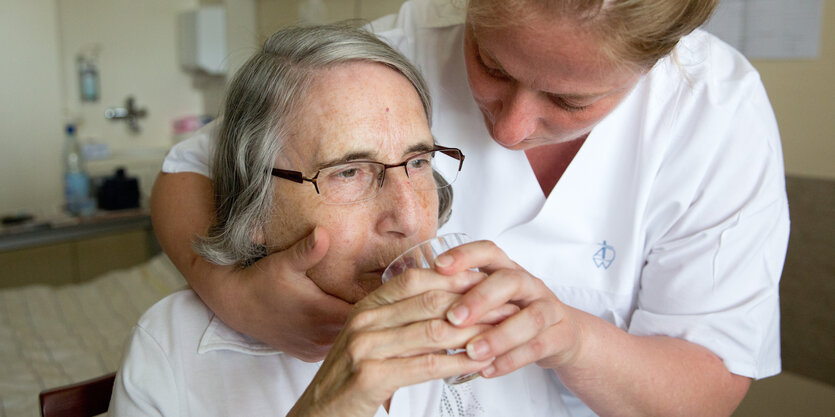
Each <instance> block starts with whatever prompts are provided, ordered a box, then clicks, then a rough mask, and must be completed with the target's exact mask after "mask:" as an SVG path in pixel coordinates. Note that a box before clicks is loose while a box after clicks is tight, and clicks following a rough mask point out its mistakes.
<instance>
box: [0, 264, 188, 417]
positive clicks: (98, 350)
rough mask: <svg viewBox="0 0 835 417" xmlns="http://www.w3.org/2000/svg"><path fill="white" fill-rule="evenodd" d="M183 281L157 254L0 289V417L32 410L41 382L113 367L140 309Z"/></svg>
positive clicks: (30, 416) (46, 384) (67, 380)
mask: <svg viewBox="0 0 835 417" xmlns="http://www.w3.org/2000/svg"><path fill="white" fill-rule="evenodd" d="M185 286H186V283H185V280H184V279H183V277H182V276H181V275H180V274H179V272H177V270H176V268H175V267H174V265H173V264H172V263H171V261H170V260H169V259H168V258H167V257H166V256H165V255H164V254H160V255H157V256H156V257H154V258H152V259H150V260H149V261H148V262H145V263H143V264H140V265H138V266H135V267H133V268H130V269H126V270H120V271H113V272H109V273H107V274H105V275H102V276H101V277H98V278H95V279H93V280H91V281H87V282H85V283H82V284H77V285H67V286H60V287H50V286H45V285H32V286H26V287H19V288H11V289H6V290H2V291H0V417H37V416H40V411H39V402H38V394H39V393H40V392H41V391H42V390H44V389H47V388H53V387H57V386H61V385H66V384H71V383H74V382H79V381H83V380H85V379H89V378H93V377H96V376H100V375H103V374H106V373H108V372H113V371H115V370H116V369H117V368H118V366H119V362H120V359H121V356H122V350H123V347H124V344H125V341H126V339H127V336H128V334H129V333H130V330H131V328H132V327H133V325H134V324H136V321H137V320H138V319H139V317H140V316H141V315H142V313H143V312H144V311H145V310H146V309H148V307H150V306H151V305H153V304H154V303H155V302H156V301H158V300H160V299H161V298H163V297H164V296H166V295H167V294H170V293H171V292H173V291H176V290H178V289H181V288H183V287H185Z"/></svg>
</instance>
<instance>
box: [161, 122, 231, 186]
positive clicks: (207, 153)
mask: <svg viewBox="0 0 835 417" xmlns="http://www.w3.org/2000/svg"><path fill="white" fill-rule="evenodd" d="M217 123H218V122H217V121H213V122H211V123H209V124H207V125H206V126H203V128H201V129H200V130H198V131H197V132H195V133H194V135H192V136H191V137H189V138H187V139H185V140H183V141H182V142H180V143H178V144H176V145H174V147H173V148H171V150H170V151H169V152H168V155H166V156H165V160H164V161H163V162H162V172H165V173H169V174H176V173H179V172H195V173H198V174H200V175H203V176H205V177H211V175H210V172H211V170H210V160H211V155H212V153H213V152H214V148H215V143H216V142H217V138H216V135H215V130H216V126H217Z"/></svg>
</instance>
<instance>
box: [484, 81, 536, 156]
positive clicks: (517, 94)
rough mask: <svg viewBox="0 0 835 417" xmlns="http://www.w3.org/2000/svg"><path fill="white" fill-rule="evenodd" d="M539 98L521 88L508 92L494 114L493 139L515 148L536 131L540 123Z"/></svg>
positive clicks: (516, 87)
mask: <svg viewBox="0 0 835 417" xmlns="http://www.w3.org/2000/svg"><path fill="white" fill-rule="evenodd" d="M537 106H538V97H537V96H536V94H535V93H533V92H531V91H528V90H526V89H524V88H521V87H519V86H515V87H513V88H511V89H509V90H508V92H507V94H506V95H505V96H504V97H503V98H502V99H501V100H500V102H499V105H498V108H497V109H496V110H494V112H493V139H495V140H496V141H497V142H499V143H500V144H502V145H505V146H513V145H516V144H518V143H519V142H521V141H523V140H525V139H526V138H528V137H529V136H531V135H532V134H533V133H534V131H536V126H537V124H538V123H539V110H538V109H537Z"/></svg>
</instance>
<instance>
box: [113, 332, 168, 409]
mask: <svg viewBox="0 0 835 417" xmlns="http://www.w3.org/2000/svg"><path fill="white" fill-rule="evenodd" d="M175 381H176V380H175V376H174V372H173V371H172V367H171V366H170V363H169V361H168V355H166V354H165V352H164V351H163V349H162V348H161V347H160V345H159V343H157V341H156V340H155V339H154V338H153V337H151V336H150V335H149V334H148V333H147V332H146V331H145V330H144V329H142V328H141V327H139V326H136V327H134V328H133V333H132V336H131V340H130V344H129V345H128V347H127V350H126V351H125V356H124V358H123V359H122V366H121V367H120V369H119V372H118V373H117V374H116V381H115V383H114V385H113V395H112V398H111V400H110V410H108V415H109V416H111V417H121V416H166V417H175V416H178V415H180V408H179V399H178V392H179V391H178V390H177V384H176V382H175Z"/></svg>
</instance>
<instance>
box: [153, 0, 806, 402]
mask: <svg viewBox="0 0 835 417" xmlns="http://www.w3.org/2000/svg"><path fill="white" fill-rule="evenodd" d="M462 22H463V11H462V10H460V9H458V8H456V7H454V6H450V5H447V4H446V2H445V1H444V0H434V1H430V0H423V1H413V2H407V3H405V4H404V5H403V6H402V8H401V10H400V12H399V14H398V15H397V16H389V17H385V18H382V19H380V20H378V21H376V22H374V23H372V28H373V29H374V30H375V31H376V32H377V33H378V34H379V35H380V36H382V37H384V38H385V39H386V40H387V41H388V42H390V43H391V44H392V45H393V46H394V47H395V48H397V49H398V50H399V51H401V52H402V53H404V54H405V55H406V56H407V57H409V59H411V60H412V61H413V62H414V63H415V64H416V65H417V66H418V67H419V68H420V69H421V71H422V72H423V74H424V76H425V77H426V79H427V82H428V84H429V87H430V93H431V95H432V99H433V104H434V107H433V123H434V125H433V127H432V131H433V134H434V135H435V137H436V138H437V141H438V143H439V144H442V145H445V146H454V147H459V148H461V149H462V151H463V153H464V154H465V155H466V160H465V163H464V167H463V170H462V172H461V174H460V175H459V178H458V179H457V180H456V182H455V184H453V189H454V194H455V195H454V199H453V205H452V216H451V218H450V221H449V222H448V223H447V224H445V225H444V227H443V228H442V230H441V231H442V232H451V231H463V232H466V233H468V234H470V235H471V236H473V237H474V238H483V239H490V240H493V241H495V242H496V243H497V244H498V246H499V247H500V248H502V249H503V250H504V251H505V252H506V253H507V254H508V255H509V256H510V257H511V258H512V259H513V260H515V261H516V262H518V263H519V264H520V265H522V266H523V267H525V268H526V269H527V270H528V271H530V272H531V273H532V274H534V275H535V276H537V277H539V278H541V279H542V280H543V281H544V282H545V283H546V284H547V285H548V286H549V287H550V288H551V289H552V290H553V291H554V293H555V294H556V295H557V296H559V298H560V300H562V301H563V302H565V303H566V304H568V305H571V306H573V307H576V308H579V309H581V310H584V311H587V312H589V313H591V314H594V315H596V316H598V317H601V318H603V319H605V320H607V321H609V322H611V323H613V324H615V325H617V326H618V327H620V328H622V329H624V330H625V331H628V332H629V333H632V334H636V335H667V336H672V337H679V338H682V339H684V340H688V341H691V342H693V343H697V344H699V345H702V346H704V347H706V348H708V349H710V350H711V351H712V352H714V353H715V354H716V355H718V356H719V357H720V358H721V359H722V360H723V361H724V364H725V365H726V366H727V368H728V369H729V370H730V371H731V372H733V373H735V374H739V375H743V376H747V377H752V378H764V377H767V376H771V375H774V374H777V373H779V372H780V369H781V365H780V334H779V322H780V318H779V297H778V284H779V279H780V274H781V272H782V266H783V261H784V259H785V251H786V245H787V243H788V233H789V218H788V204H787V199H786V193H785V181H784V169H783V160H782V150H781V145H780V138H779V132H778V130H777V124H776V121H775V118H774V114H773V112H772V109H771V105H770V104H769V101H768V97H767V96H766V93H765V89H764V88H763V86H762V82H761V81H760V78H759V75H758V73H757V72H756V70H755V69H754V68H753V67H752V66H751V65H750V63H748V62H747V60H745V58H744V57H743V56H742V55H740V54H739V53H738V52H736V51H735V50H733V49H732V48H731V47H730V46H728V45H726V44H724V43H723V42H721V41H720V40H718V39H717V38H715V37H713V36H712V35H710V34H707V33H705V32H703V31H701V30H697V31H695V32H694V33H692V34H691V35H688V36H686V37H685V38H684V39H682V41H681V42H680V44H679V45H678V46H677V48H676V53H677V58H678V62H679V64H676V63H675V61H674V60H673V59H671V58H665V59H662V60H661V61H660V62H659V63H658V64H657V65H656V66H655V67H654V68H653V69H652V70H651V71H650V72H649V73H648V74H647V75H646V76H645V77H644V78H643V79H642V80H641V81H640V82H639V83H638V84H637V86H636V87H635V88H634V90H633V91H632V92H631V93H630V94H629V95H628V96H627V97H626V98H625V99H624V101H623V102H622V103H621V104H620V105H619V106H618V107H617V108H616V109H615V110H614V111H613V112H612V113H611V114H609V115H608V116H607V117H605V118H604V119H603V120H602V121H601V122H600V123H599V124H598V125H597V126H596V127H595V128H594V129H593V130H592V132H591V134H590V135H589V137H588V138H587V139H586V141H585V143H584V144H583V146H582V148H581V149H580V151H579V152H578V153H577V155H576V156H575V158H574V160H573V161H572V162H571V164H570V165H569V167H568V169H567V170H566V171H565V173H564V174H563V176H562V177H561V178H560V180H559V182H558V183H557V185H556V186H555V187H554V189H553V190H552V192H551V194H550V195H549V197H548V198H547V199H546V198H545V197H544V194H543V193H542V190H541V189H540V186H539V183H538V182H537V180H536V177H535V175H534V173H533V171H532V169H531V167H530V164H529V163H528V160H527V158H526V156H525V154H524V153H523V152H517V151H510V150H507V149H504V148H502V147H501V146H500V145H498V144H496V143H495V142H494V141H493V140H492V139H491V138H490V135H489V134H488V133H487V130H486V128H485V127H484V122H483V119H482V115H481V113H480V111H479V110H478V108H477V107H476V105H475V103H474V101H473V99H472V95H471V92H470V91H469V87H468V83H467V78H466V71H465V69H464V58H463V49H462V48H463V36H464V26H463V24H462ZM211 143H212V139H211V135H210V134H207V133H205V132H204V133H203V134H200V135H197V136H196V137H195V138H193V139H191V140H189V141H187V142H186V143H182V144H180V145H179V146H178V147H176V148H174V149H173V150H172V152H171V154H169V156H168V158H167V159H166V162H165V164H164V166H163V169H164V170H165V171H166V172H179V171H194V172H200V173H204V174H206V173H207V168H206V165H207V162H206V161H207V158H208V156H207V154H206V152H208V151H209V148H210V146H211ZM197 159H200V161H201V162H200V163H199V164H195V163H194V161H195V160H197ZM563 396H564V399H565V401H566V403H567V404H568V405H569V407H570V408H571V409H572V415H574V416H584V415H593V413H592V412H591V411H590V410H588V409H587V408H586V407H585V406H584V405H583V404H581V403H580V402H579V400H577V399H576V397H574V396H573V395H572V394H571V393H570V392H568V391H567V390H563Z"/></svg>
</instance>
